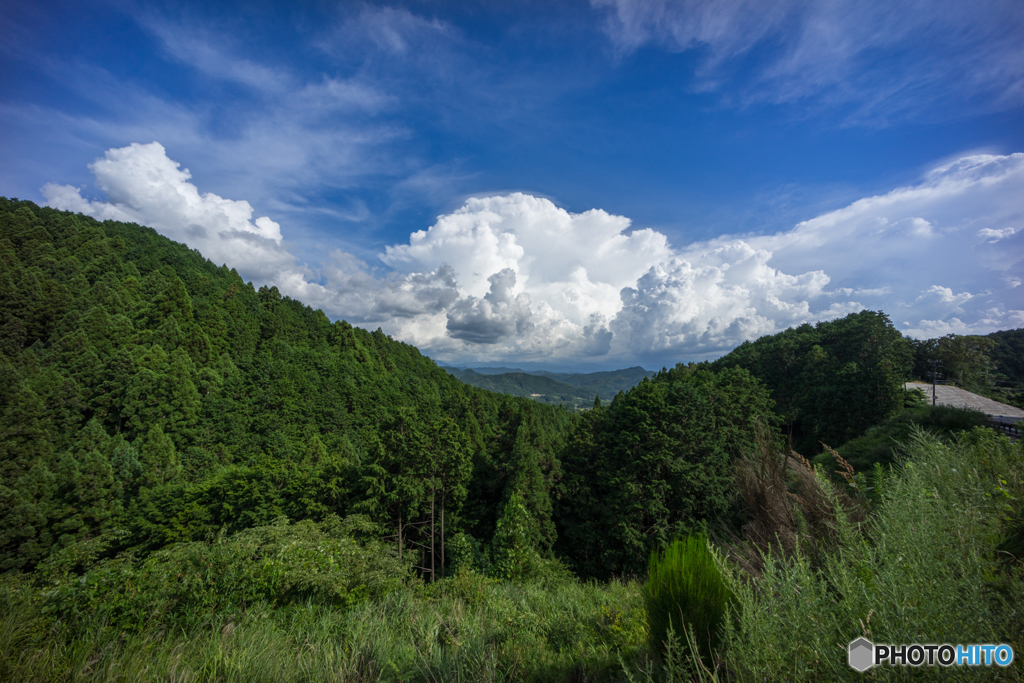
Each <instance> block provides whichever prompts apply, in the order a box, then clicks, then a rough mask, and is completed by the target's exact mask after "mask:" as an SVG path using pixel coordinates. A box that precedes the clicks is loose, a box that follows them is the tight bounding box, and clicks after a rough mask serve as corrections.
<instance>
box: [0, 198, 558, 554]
mask: <svg viewBox="0 0 1024 683" xmlns="http://www.w3.org/2000/svg"><path fill="white" fill-rule="evenodd" d="M569 420H570V416H569V415H568V414H567V413H565V412H564V411H558V410H556V409H553V408H548V407H546V406H542V405H539V404H537V403H536V402H533V401H527V400H523V399H517V398H512V397H506V396H499V395H496V394H492V393H488V392H485V391H480V390H477V389H474V388H471V387H468V386H466V385H465V384H463V383H461V382H458V381H457V380H456V379H454V378H452V377H451V376H449V375H448V374H447V373H445V372H444V371H443V370H441V369H439V368H438V367H437V366H436V365H435V364H434V363H433V361H431V360H430V359H428V358H426V357H424V356H422V355H421V354H420V353H419V351H418V350H416V349H415V348H414V347H412V346H409V345H407V344H402V343H399V342H395V341H393V340H392V339H390V338H389V337H387V336H386V335H384V334H383V333H382V332H380V331H379V330H378V331H376V332H368V331H366V330H362V329H359V328H355V327H352V326H351V325H349V324H348V323H346V322H344V321H339V322H335V323H332V322H331V321H330V320H328V318H327V316H326V315H324V313H323V312H322V311H318V310H313V309H311V308H309V307H308V306H304V305H303V304H301V303H300V302H298V301H294V300H292V299H289V298H288V297H282V296H281V294H280V293H279V292H278V290H277V289H276V288H275V287H261V288H260V289H259V290H258V291H257V290H256V289H255V288H254V287H253V285H252V284H251V283H248V284H247V283H245V282H243V281H242V279H241V278H240V277H239V276H238V274H237V273H236V272H235V271H233V270H230V269H228V268H226V267H224V266H221V267H217V266H216V265H215V264H213V263H210V262H209V261H207V260H205V259H204V258H202V256H201V255H199V254H198V252H195V251H193V250H191V249H189V248H188V247H187V246H185V245H182V244H177V243H174V242H171V241H170V240H168V239H166V238H164V237H161V236H160V235H158V234H157V233H156V232H155V231H154V230H152V229H149V228H143V227H140V226H138V225H134V224H125V223H117V222H113V221H106V222H104V223H99V222H97V221H95V220H93V219H91V218H88V217H85V216H81V215H74V214H70V213H67V212H60V211H54V210H51V209H47V208H41V207H38V206H36V205H34V204H32V203H30V202H19V201H14V200H6V199H0V496H2V497H3V505H2V506H0V570H2V569H12V568H22V569H28V568H31V567H32V566H33V565H35V564H36V563H38V562H39V561H40V560H42V559H44V558H45V557H46V556H47V555H49V554H50V553H51V552H52V551H54V550H58V549H61V548H67V547H69V546H71V545H73V544H75V543H77V542H79V541H83V540H87V539H91V538H97V537H100V536H103V535H105V534H113V533H115V532H117V534H118V535H117V536H116V540H115V541H114V542H113V543H114V545H113V548H114V549H115V550H116V549H117V548H127V547H131V548H135V549H137V550H140V551H143V552H148V551H149V550H152V549H154V548H159V547H161V546H163V545H166V544H168V543H171V542H175V541H187V540H191V539H201V538H206V537H208V536H212V535H216V534H217V533H218V532H219V531H221V530H226V531H235V530H239V529H243V528H247V527H251V526H256V525H261V524H267V523H269V522H271V521H273V520H274V519H275V518H276V517H278V516H280V515H287V516H288V517H290V518H291V519H293V520H297V519H306V518H310V519H322V518H324V517H325V516H327V515H329V514H339V515H345V514H350V513H353V512H359V513H365V514H367V515H369V517H370V518H371V520H372V521H373V522H374V523H375V524H378V525H380V528H381V529H385V530H390V531H391V533H392V534H393V535H394V541H395V542H396V543H398V542H399V540H401V541H402V542H406V543H407V542H412V541H415V542H418V543H420V544H423V543H424V542H425V540H424V536H423V534H424V533H425V532H424V531H423V530H424V529H425V527H424V526H423V522H424V520H426V519H427V518H428V516H429V514H428V513H429V510H431V509H434V510H436V511H438V512H439V511H440V509H444V506H447V521H448V531H449V532H451V531H458V530H466V531H470V532H472V533H474V534H475V535H477V536H478V537H480V538H488V537H489V536H490V535H491V534H492V533H493V529H494V525H495V523H496V519H497V518H498V516H499V515H500V513H501V508H502V505H503V504H504V501H506V500H507V499H508V494H507V492H506V491H505V487H506V486H507V485H508V482H509V481H510V479H509V477H510V475H511V474H513V473H514V472H515V466H514V464H512V463H511V462H510V460H511V459H512V458H513V448H514V446H515V443H516V438H517V434H518V433H519V432H520V431H521V430H520V426H521V425H522V424H523V423H524V422H526V423H529V425H530V426H529V429H528V432H529V435H530V438H531V439H532V440H533V441H534V443H535V445H534V449H535V453H534V460H533V461H532V464H531V466H532V467H534V468H536V471H537V473H538V476H537V477H534V478H532V479H530V482H531V483H530V486H532V487H533V488H534V489H536V490H531V491H530V492H529V493H530V495H531V496H532V498H531V500H533V501H534V503H533V505H534V507H535V508H536V509H535V510H533V511H532V512H534V514H535V516H536V517H537V519H538V522H539V523H540V524H542V525H543V524H550V521H545V520H550V513H549V512H548V513H545V511H544V508H545V505H546V504H545V503H544V502H543V501H544V498H545V497H546V496H547V491H548V489H549V488H550V483H551V477H552V476H554V475H553V473H554V472H557V470H558V463H557V458H556V455H555V453H556V451H557V448H558V444H559V443H560V441H561V439H562V438H563V437H562V434H563V433H564V431H565V429H566V428H567V427H568V423H569ZM525 433H526V432H524V434H525ZM523 438H526V437H525V436H524V437H523ZM438 506H441V508H440V509H439V508H438ZM547 507H550V506H549V505H548V506H547ZM545 515H546V516H545ZM410 523H412V524H413V525H412V526H410ZM119 530H122V531H127V534H121V531H119ZM112 538H113V537H112ZM545 542H546V543H547V544H548V546H550V543H551V542H553V539H552V538H547V539H546V541H545ZM436 545H437V544H436V543H432V545H431V546H430V547H435V546H436Z"/></svg>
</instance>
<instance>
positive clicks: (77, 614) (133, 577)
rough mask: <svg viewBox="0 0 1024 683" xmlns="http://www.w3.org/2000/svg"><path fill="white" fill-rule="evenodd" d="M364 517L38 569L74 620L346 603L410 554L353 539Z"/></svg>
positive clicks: (380, 586) (59, 608) (378, 590)
mask: <svg viewBox="0 0 1024 683" xmlns="http://www.w3.org/2000/svg"><path fill="white" fill-rule="evenodd" d="M361 522H362V520H359V519H353V518H348V519H346V520H344V521H342V520H339V519H338V518H337V517H331V518H328V519H327V520H325V521H324V522H320V523H314V522H311V521H303V522H298V523H296V524H290V523H289V522H288V520H287V519H284V518H282V519H280V520H278V521H277V522H276V523H274V524H272V525H268V526H263V527H254V528H252V529H246V530H244V531H241V532H239V533H237V534H234V535H232V536H228V537H225V538H220V539H217V540H215V541H213V542H212V543H205V542H192V543H177V544H173V545H170V546H168V547H166V548H163V549H161V550H159V551H157V552H155V553H153V554H152V555H150V556H149V557H148V558H147V559H145V560H144V561H141V562H137V561H135V560H134V559H133V558H132V557H131V556H130V555H122V556H121V557H119V558H117V559H116V560H112V561H108V562H103V563H100V564H98V565H97V566H96V567H94V568H93V569H92V570H90V571H89V572H87V573H86V574H84V575H82V576H81V577H74V576H70V575H67V576H64V577H56V576H55V575H54V574H55V573H49V574H45V573H44V574H42V575H41V576H40V578H41V579H43V578H44V577H45V579H44V580H43V583H44V587H46V584H49V586H48V587H50V588H52V590H50V591H49V593H48V602H49V603H50V605H51V609H52V610H54V611H56V612H57V613H59V614H61V615H63V616H66V617H72V618H76V619H82V618H86V619H87V618H90V617H91V616H92V615H94V614H95V613H97V612H103V613H105V614H106V615H107V616H108V617H109V618H110V619H111V621H112V622H114V623H116V624H118V625H119V626H120V627H121V628H125V629H132V630H138V629H144V628H146V627H148V626H151V625H152V624H153V623H154V622H158V623H169V622H170V623H174V622H180V621H187V620H188V619H189V618H191V617H192V616H196V617H199V618H200V619H205V618H206V617H207V616H208V615H212V614H228V613H242V612H244V611H245V610H246V608H247V607H249V606H253V605H257V604H261V603H262V604H267V605H270V606H273V607H281V606H284V605H288V604H294V603H304V602H306V601H308V600H312V601H314V602H316V603H318V604H324V605H330V606H333V607H336V608H342V609H344V608H347V607H351V606H352V605H354V604H357V603H359V602H362V601H364V600H367V599H373V598H379V597H381V596H383V595H384V594H386V593H388V592H389V591H392V590H396V589H399V588H402V587H403V586H404V585H405V583H406V581H407V579H408V578H409V577H410V576H411V571H410V568H409V562H407V561H406V562H403V561H401V560H399V559H398V558H397V557H396V556H395V553H394V551H393V549H392V548H390V547H385V546H382V545H381V544H380V543H379V542H377V541H370V542H368V543H365V544H361V543H358V542H357V541H355V540H353V539H352V538H351V534H352V533H353V532H354V531H357V530H358V527H359V526H360V524H361Z"/></svg>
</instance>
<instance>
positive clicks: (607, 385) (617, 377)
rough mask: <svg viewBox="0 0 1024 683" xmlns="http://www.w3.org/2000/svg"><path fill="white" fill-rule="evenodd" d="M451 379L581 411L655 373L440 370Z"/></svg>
mask: <svg viewBox="0 0 1024 683" xmlns="http://www.w3.org/2000/svg"><path fill="white" fill-rule="evenodd" d="M441 368H442V369H443V370H445V371H447V372H448V373H449V374H451V375H452V376H454V377H456V378H457V379H459V380H461V381H462V382H465V383H466V384H469V385H471V386H474V387H480V388H481V389H489V390H490V391H497V392H499V393H502V394H510V395H512V396H524V397H527V398H532V399H534V400H535V401H540V402H541V403H548V404H551V405H558V404H562V405H564V406H565V407H566V408H571V409H575V410H583V409H585V408H590V407H591V406H593V404H594V398H595V397H597V396H601V398H602V401H608V400H610V399H611V398H612V397H613V396H615V394H617V393H619V392H620V391H626V390H628V389H632V388H633V387H634V386H636V385H637V384H638V383H639V382H640V380H642V379H643V378H644V377H651V376H653V375H656V374H657V373H656V372H654V371H653V370H644V369H643V368H641V367H639V366H637V367H632V368H625V369H622V370H610V371H606V372H588V373H569V372H549V371H546V370H535V371H533V372H523V370H522V369H520V368H503V367H486V368H456V367H448V366H441Z"/></svg>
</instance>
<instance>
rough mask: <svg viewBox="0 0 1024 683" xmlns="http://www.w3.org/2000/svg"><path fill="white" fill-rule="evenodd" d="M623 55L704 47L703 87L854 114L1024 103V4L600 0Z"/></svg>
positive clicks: (941, 112)
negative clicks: (645, 49) (652, 48)
mask: <svg viewBox="0 0 1024 683" xmlns="http://www.w3.org/2000/svg"><path fill="white" fill-rule="evenodd" d="M592 5H593V6H595V7H596V8H599V9H600V10H602V11H603V12H604V15H605V24H604V27H605V31H606V33H607V34H608V36H609V38H610V39H611V41H612V44H613V45H614V46H615V49H616V51H617V52H618V53H619V54H620V55H625V54H629V53H631V52H633V51H635V50H638V49H640V48H641V47H643V46H645V45H653V46H657V47H660V48H663V49H667V50H670V51H674V52H684V51H693V52H694V53H695V54H697V55H699V56H700V61H699V66H698V68H697V71H696V80H695V82H694V88H695V89H698V90H709V91H715V92H718V93H720V94H721V95H722V96H723V98H724V101H725V102H727V103H733V104H740V105H743V104H752V103H756V102H769V103H776V104H780V103H787V104H798V105H800V106H802V107H805V108H807V109H809V110H812V111H820V110H823V109H833V108H837V107H842V108H843V109H844V111H845V112H846V113H845V121H846V123H848V124H867V125H880V124H883V125H884V124H886V123H890V122H893V121H896V120H899V119H904V118H912V119H929V118H939V119H941V118H947V117H950V116H962V115H964V113H965V112H968V111H974V112H983V111H993V110H1000V109H1006V108H1010V107H1017V106H1020V105H1021V104H1022V103H1024V43H1022V41H1021V40H1020V36H1021V34H1022V32H1024V7H1022V6H1021V5H1020V3H1016V2H1008V1H1006V0H982V1H981V2H975V3H962V2H958V1H956V0H939V1H938V2H934V1H930V2H913V1H911V2H897V3H892V2H885V1H884V0H867V1H855V0H838V1H836V2H819V3H806V2H801V1H800V0H766V1H764V2H753V1H751V0H724V1H723V0H592Z"/></svg>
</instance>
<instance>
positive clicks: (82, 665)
mask: <svg viewBox="0 0 1024 683" xmlns="http://www.w3.org/2000/svg"><path fill="white" fill-rule="evenodd" d="M0 610H2V615H3V616H2V619H0V680H3V681H25V682H34V681H40V682H41V681H151V680H160V681H178V682H184V681H220V682H222V683H230V682H233V681H238V682H243V681H244V682H250V681H256V682H258V681H275V682H279V681H282V682H283V681H303V682H304V681H309V682H310V683H312V682H314V681H316V682H320V681H377V680H381V681H422V682H428V681H474V682H476V681H481V682H488V681H571V680H580V681H582V680H587V681H619V680H625V679H624V678H623V672H622V664H621V663H620V662H622V661H624V662H626V663H627V666H639V665H637V664H635V663H636V662H638V661H642V660H643V659H644V658H645V657H646V654H645V648H644V644H645V642H646V628H645V623H644V613H643V606H642V601H641V596H640V591H639V587H638V586H637V585H636V584H621V583H610V584H606V585H598V584H594V583H589V584H584V583H580V582H576V581H563V582H557V583H548V584H544V583H541V582H534V583H526V584H516V583H509V582H497V581H493V580H489V579H485V578H483V577H480V576H478V575H472V574H463V575H461V576H458V577H453V578H450V579H447V580H444V581H440V582H438V583H436V584H434V585H432V586H430V587H424V588H418V589H405V590H400V591H394V592H392V593H389V594H388V595H386V596H385V597H383V598H381V599H378V600H373V601H368V602H365V603H362V604H359V605H356V606H354V607H352V608H349V609H341V608H338V607H337V606H334V605H328V604H323V603H320V604H318V603H313V602H307V603H305V604H291V605H288V606H285V607H278V608H270V607H269V606H268V605H266V604H257V605H253V606H250V608H249V609H248V610H247V611H246V612H245V614H239V615H237V616H236V617H235V618H233V619H232V618H228V616H227V615H218V616H216V617H213V618H211V619H210V620H209V621H208V622H206V623H199V620H197V619H188V620H181V621H182V623H189V624H192V625H191V626H183V627H179V628H167V629H163V628H159V627H154V628H151V629H147V630H145V631H142V632H131V631H124V630H122V629H119V628H115V627H113V626H111V624H110V623H109V622H105V621H103V620H102V619H97V620H96V621H94V622H92V623H79V624H78V625H77V626H76V629H75V631H73V632H72V631H70V630H68V628H67V627H66V625H65V624H64V622H61V621H60V620H55V619H53V618H52V616H50V615H48V614H47V613H46V612H45V605H44V603H42V602H40V601H38V600H34V599H33V594H32V592H31V591H30V590H28V589H27V587H26V586H25V585H23V584H19V583H17V582H11V581H7V583H6V584H5V585H4V586H3V587H2V590H0Z"/></svg>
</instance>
